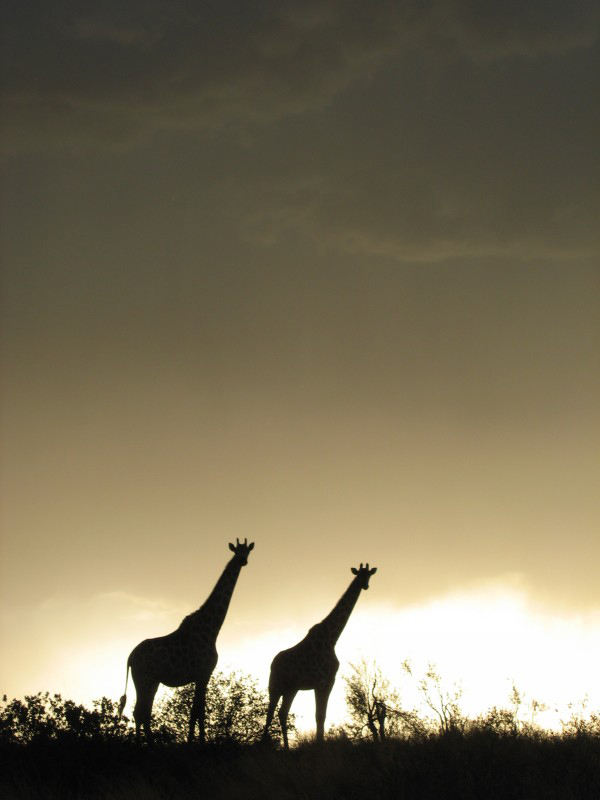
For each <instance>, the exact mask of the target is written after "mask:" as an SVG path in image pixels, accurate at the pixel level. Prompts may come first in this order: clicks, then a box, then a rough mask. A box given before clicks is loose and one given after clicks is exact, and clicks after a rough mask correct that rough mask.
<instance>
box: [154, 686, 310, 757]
mask: <svg viewBox="0 0 600 800" xmlns="http://www.w3.org/2000/svg"><path fill="white" fill-rule="evenodd" d="M193 697H194V685H193V684H191V685H189V686H182V687H180V688H179V689H175V691H174V692H173V693H172V694H171V695H170V696H168V697H166V698H164V699H163V700H162V701H161V702H160V703H158V704H157V707H156V709H155V713H154V720H155V725H156V724H158V726H159V731H161V732H162V735H163V736H169V735H170V736H171V737H172V739H173V741H177V742H185V741H186V740H187V734H188V724H189V718H190V708H191V704H192V700H193ZM268 703H269V699H268V695H267V693H266V692H262V691H260V690H259V689H258V685H257V682H256V680H255V679H254V678H253V677H252V676H251V675H244V674H243V673H240V672H232V673H230V674H225V673H224V672H214V673H213V675H212V676H211V679H210V681H209V682H208V686H207V687H206V721H205V724H206V740H207V742H217V743H218V742H220V743H224V742H227V743H236V744H252V743H253V742H257V741H259V739H260V738H261V735H262V732H263V728H264V724H265V718H266V716H267V706H268ZM290 717H291V719H290V722H289V723H288V727H289V728H290V730H294V719H293V715H290ZM273 724H274V727H275V728H276V724H277V723H276V722H274V723H273Z"/></svg>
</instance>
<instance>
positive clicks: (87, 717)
mask: <svg viewBox="0 0 600 800" xmlns="http://www.w3.org/2000/svg"><path fill="white" fill-rule="evenodd" d="M129 734H130V731H129V729H128V719H127V717H123V719H119V715H118V708H117V704H116V703H115V702H113V701H112V700H110V699H109V698H107V697H102V698H101V699H100V700H94V702H93V709H92V710H91V711H90V710H89V709H88V708H86V707H85V706H83V705H80V704H77V703H74V702H73V701H72V700H63V698H62V697H61V695H60V694H53V695H50V694H49V693H48V692H38V694H34V695H27V696H26V697H25V699H24V700H16V699H15V700H11V701H10V702H9V701H8V700H7V697H6V695H4V697H3V698H2V705H1V706H0V740H1V741H4V742H6V741H11V742H19V743H27V742H32V741H34V740H36V739H64V738H66V737H71V738H72V737H76V738H86V739H98V738H100V739H103V738H110V737H115V736H116V737H119V738H126V737H127V736H128V735H129Z"/></svg>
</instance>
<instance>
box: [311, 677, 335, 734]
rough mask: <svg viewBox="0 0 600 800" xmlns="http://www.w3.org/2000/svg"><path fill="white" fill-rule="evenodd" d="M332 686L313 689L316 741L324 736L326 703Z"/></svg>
mask: <svg viewBox="0 0 600 800" xmlns="http://www.w3.org/2000/svg"><path fill="white" fill-rule="evenodd" d="M332 688H333V686H327V687H326V688H325V689H315V705H316V714H315V716H316V720H317V742H322V741H323V739H324V738H325V717H326V716H327V703H328V702H329V695H330V694H331V690H332Z"/></svg>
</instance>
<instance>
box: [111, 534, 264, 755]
mask: <svg viewBox="0 0 600 800" xmlns="http://www.w3.org/2000/svg"><path fill="white" fill-rule="evenodd" d="M253 548H254V542H251V543H250V544H248V540H247V539H244V543H243V544H240V541H239V539H237V540H236V544H235V545H233V544H230V545H229V549H230V550H231V551H232V552H233V554H234V555H233V558H232V559H231V560H230V561H229V562H228V564H227V566H226V567H225V569H224V570H223V574H222V575H221V577H220V578H219V580H218V581H217V583H216V586H215V588H214V589H213V590H212V592H211V593H210V595H209V596H208V598H207V600H206V602H205V603H204V604H203V605H202V606H200V608H199V609H198V610H197V611H194V612H193V613H192V614H189V615H188V616H187V617H185V618H184V619H183V622H182V623H181V625H180V626H179V627H178V628H177V630H175V631H173V633H169V634H167V635H166V636H159V637H157V638H155V639H144V641H143V642H140V643H139V644H138V645H137V646H136V647H134V649H133V650H132V651H131V653H130V654H129V658H128V659H127V671H126V675H125V694H124V695H123V696H122V697H121V700H120V703H119V716H120V715H121V714H122V712H123V709H124V708H125V703H126V702H127V680H128V678H129V670H130V669H131V677H132V678H133V682H134V684H135V690H136V695H137V696H136V703H135V708H134V711H133V716H134V719H135V731H136V737H137V740H138V742H139V740H140V732H141V728H142V726H143V728H144V732H145V734H146V738H147V740H148V741H151V740H152V731H151V728H150V720H151V715H152V703H153V702H154V695H155V694H156V690H157V689H158V685H159V683H164V684H165V685H166V686H185V685H186V684H188V683H195V684H196V689H195V693H194V700H193V702H192V709H191V713H190V725H189V733H188V741H189V742H192V741H193V739H194V736H195V730H196V723H198V724H199V727H200V741H201V742H204V739H205V731H204V710H205V700H206V685H207V684H208V681H209V679H210V676H211V674H212V671H213V670H214V668H215V667H216V665H217V659H218V654H217V648H216V645H215V643H216V640H217V636H218V634H219V631H220V630H221V626H222V625H223V622H224V620H225V616H226V614H227V609H228V608H229V601H230V600H231V595H232V594H233V590H234V588H235V584H236V582H237V579H238V576H239V574H240V570H241V569H242V567H245V566H246V564H247V563H248V555H249V553H250V551H251V550H252V549H253Z"/></svg>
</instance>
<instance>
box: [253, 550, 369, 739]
mask: <svg viewBox="0 0 600 800" xmlns="http://www.w3.org/2000/svg"><path fill="white" fill-rule="evenodd" d="M351 572H352V574H353V575H354V578H353V579H352V581H351V583H350V586H348V588H347V589H346V591H345V592H344V594H343V595H342V596H341V598H340V599H339V600H338V602H337V603H336V605H335V606H334V608H333V610H332V611H331V612H330V613H329V614H328V615H327V616H326V617H325V619H324V620H322V621H321V622H319V623H317V625H313V627H312V628H311V629H310V630H309V631H308V633H307V634H306V636H305V637H304V639H302V641H301V642H298V644H297V645H295V646H294V647H290V648H289V649H288V650H282V651H281V652H280V653H278V654H277V655H276V656H275V658H274V659H273V663H272V664H271V674H270V676H269V707H268V710H267V719H266V723H265V728H264V732H263V741H268V739H269V728H270V726H271V722H272V720H273V716H274V714H275V709H276V708H277V704H278V703H279V700H280V699H281V707H280V709H279V721H280V723H281V732H282V734H283V745H284V747H285V749H286V750H287V749H288V747H289V744H288V734H287V718H288V714H289V712H290V708H291V705H292V703H293V701H294V698H295V697H296V694H297V693H298V692H299V691H302V690H313V691H314V693H315V705H316V723H317V741H322V740H323V738H324V735H325V717H326V715H327V703H328V701H329V695H330V694H331V690H332V689H333V685H334V683H335V676H336V674H337V671H338V667H339V665H340V662H339V661H338V658H337V656H336V654H335V644H336V642H337V640H338V639H339V637H340V634H341V633H342V631H343V630H344V628H345V626H346V623H347V622H348V619H349V617H350V614H351V613H352V610H353V608H354V606H355V605H356V601H357V600H358V597H359V595H360V593H361V591H362V590H363V589H365V590H366V589H368V588H369V579H370V577H371V576H372V575H374V574H375V573H376V572H377V567H373V568H371V567H370V566H369V564H368V563H367V564H366V566H363V565H362V563H361V565H360V567H359V568H358V569H356V567H352V568H351Z"/></svg>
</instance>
